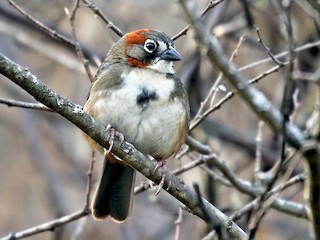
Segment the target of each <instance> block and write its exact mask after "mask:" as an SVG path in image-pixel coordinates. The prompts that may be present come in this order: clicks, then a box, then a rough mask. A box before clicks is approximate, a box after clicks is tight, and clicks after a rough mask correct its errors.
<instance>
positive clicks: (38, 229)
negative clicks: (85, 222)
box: [0, 209, 89, 240]
mask: <svg viewBox="0 0 320 240" xmlns="http://www.w3.org/2000/svg"><path fill="white" fill-rule="evenodd" d="M88 214H89V212H88V211H87V210H86V209H83V210H80V211H77V212H75V213H72V214H70V215H67V216H64V217H61V218H58V219H55V220H53V221H50V222H47V223H43V224H40V225H37V226H35V227H32V228H29V229H26V230H23V231H20V232H15V233H10V234H9V235H7V236H5V237H3V238H0V240H14V239H21V238H26V237H29V236H32V235H35V234H39V233H42V232H47V231H53V230H55V229H56V228H58V227H61V226H63V225H65V224H67V223H70V222H73V221H75V220H78V219H80V218H82V217H84V216H86V215H88Z"/></svg>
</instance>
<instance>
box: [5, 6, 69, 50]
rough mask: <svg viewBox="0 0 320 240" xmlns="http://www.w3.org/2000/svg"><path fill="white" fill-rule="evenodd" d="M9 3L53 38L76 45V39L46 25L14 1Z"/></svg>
mask: <svg viewBox="0 0 320 240" xmlns="http://www.w3.org/2000/svg"><path fill="white" fill-rule="evenodd" d="M7 1H8V3H9V4H10V5H11V6H13V7H14V8H15V9H16V10H17V11H18V12H20V13H21V15H23V16H24V17H25V18H26V19H28V20H29V21H31V22H32V23H33V24H35V25H36V26H37V27H38V28H39V29H40V30H41V31H43V32H45V33H46V34H48V35H50V36H51V37H52V38H54V39H57V40H58V41H62V42H64V43H66V44H68V45H70V46H72V47H74V46H75V43H74V41H72V40H71V39H69V38H67V37H65V36H63V35H62V34H60V33H58V32H56V31H55V30H52V29H51V28H49V27H47V26H45V25H44V24H43V23H41V22H40V21H38V20H37V19H35V18H34V17H32V16H31V15H29V14H28V13H27V12H26V11H24V10H23V9H22V8H20V7H19V6H18V5H17V4H16V3H15V2H14V1H12V0H7Z"/></svg>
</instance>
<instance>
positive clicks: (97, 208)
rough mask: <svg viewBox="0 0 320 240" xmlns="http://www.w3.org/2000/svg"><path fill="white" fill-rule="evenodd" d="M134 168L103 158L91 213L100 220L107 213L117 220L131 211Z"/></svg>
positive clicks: (122, 219)
mask: <svg viewBox="0 0 320 240" xmlns="http://www.w3.org/2000/svg"><path fill="white" fill-rule="evenodd" d="M133 178H134V170H133V169H132V168H131V167H128V166H123V165H121V164H120V163H109V162H108V161H107V160H105V163H104V167H103V172H102V176H101V179H100V182H99V185H98V187H97V190H96V192H95V195H94V197H93V204H92V215H93V217H94V218H95V219H98V220H101V219H104V218H106V217H108V216H109V215H110V216H111V217H112V218H113V220H115V221H117V222H122V221H124V220H125V219H126V218H127V217H128V216H129V215H130V212H131V206H132V195H133V187H134V186H133V182H134V181H133Z"/></svg>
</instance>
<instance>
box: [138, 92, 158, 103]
mask: <svg viewBox="0 0 320 240" xmlns="http://www.w3.org/2000/svg"><path fill="white" fill-rule="evenodd" d="M157 98H158V96H157V94H156V92H155V91H150V90H148V89H147V88H143V89H142V91H141V93H140V94H139V95H138V97H137V104H138V105H139V106H141V107H142V108H146V107H147V105H148V104H149V102H150V101H153V100H156V99H157Z"/></svg>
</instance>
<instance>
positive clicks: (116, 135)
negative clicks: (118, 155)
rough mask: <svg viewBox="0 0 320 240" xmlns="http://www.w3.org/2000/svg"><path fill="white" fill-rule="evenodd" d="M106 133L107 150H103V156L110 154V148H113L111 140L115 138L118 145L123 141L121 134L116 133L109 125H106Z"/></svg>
mask: <svg viewBox="0 0 320 240" xmlns="http://www.w3.org/2000/svg"><path fill="white" fill-rule="evenodd" d="M106 131H109V132H110V138H109V145H110V146H109V149H108V150H107V149H104V155H105V156H106V155H107V154H108V153H110V151H111V149H112V147H113V140H114V138H115V137H118V138H119V141H120V143H123V141H124V136H123V134H122V133H121V132H118V131H116V130H115V129H114V128H113V127H112V126H111V124H108V125H107V127H106Z"/></svg>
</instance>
